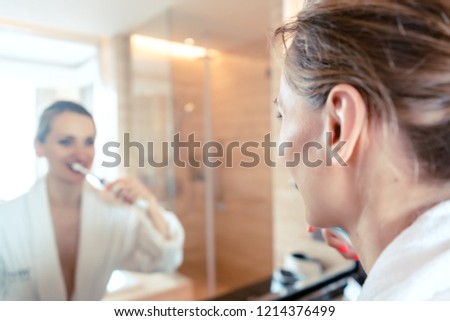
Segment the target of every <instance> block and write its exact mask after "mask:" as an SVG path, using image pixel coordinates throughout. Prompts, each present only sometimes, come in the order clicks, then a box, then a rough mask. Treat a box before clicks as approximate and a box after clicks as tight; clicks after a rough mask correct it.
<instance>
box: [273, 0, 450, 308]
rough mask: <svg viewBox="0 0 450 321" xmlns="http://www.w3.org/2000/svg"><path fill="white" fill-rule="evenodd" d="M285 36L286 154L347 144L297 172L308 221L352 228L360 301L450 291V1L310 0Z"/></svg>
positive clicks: (281, 33)
mask: <svg viewBox="0 0 450 321" xmlns="http://www.w3.org/2000/svg"><path fill="white" fill-rule="evenodd" d="M275 37H276V38H277V39H280V38H281V39H282V40H284V44H285V46H286V47H285V48H286V55H285V61H284V71H283V76H282V79H281V86H280V93H279V97H278V99H277V104H278V110H279V113H280V117H281V118H282V126H281V132H280V140H281V141H282V142H283V141H286V142H291V143H292V148H290V149H289V150H286V152H285V157H286V159H287V160H291V159H293V158H294V156H295V154H296V153H300V152H302V147H303V146H304V145H305V144H306V143H307V142H309V141H313V142H320V143H321V146H327V147H330V148H332V149H334V148H336V147H338V146H339V147H340V149H339V152H338V154H339V156H340V159H339V158H334V159H332V160H333V161H332V162H330V159H328V164H327V163H326V162H327V156H326V152H327V150H328V152H329V151H330V149H325V148H322V149H314V150H310V155H307V156H308V157H309V159H314V160H320V161H323V163H322V166H318V167H308V166H306V165H305V164H300V165H299V166H297V167H295V168H291V173H292V176H293V178H294V179H295V181H296V184H297V185H298V186H299V189H300V191H301V193H302V196H303V199H304V201H305V205H306V208H307V214H306V217H307V220H308V222H309V223H310V224H311V225H313V226H317V227H322V228H329V227H333V226H337V227H341V228H343V229H344V230H345V231H346V232H348V234H349V236H350V238H351V241H352V244H353V246H354V249H355V250H356V252H357V254H358V256H359V258H360V259H361V262H362V264H363V266H364V268H365V270H366V271H367V272H368V278H367V280H366V282H365V285H364V287H363V291H362V294H361V297H360V298H361V299H365V300H368V299H378V300H389V299H414V300H430V299H450V278H449V277H448V271H450V233H449V231H450V166H449V159H450V3H449V1H447V0H445V1H444V0H427V1H423V0H395V1H393V0H391V1H389V0H385V1H380V0H366V1H334V0H321V1H311V2H310V3H309V4H308V5H307V6H306V8H305V10H304V11H302V12H300V13H299V15H298V16H297V17H296V18H295V19H294V20H293V21H292V22H289V23H287V24H285V25H284V26H282V27H280V28H279V29H277V31H276V32H275ZM327 132H329V133H331V138H330V139H329V140H328V141H327V138H326V137H327V135H326V133H327ZM328 156H329V154H328ZM344 162H345V164H344ZM327 165H328V166H327ZM346 250H348V249H346ZM346 250H343V251H346Z"/></svg>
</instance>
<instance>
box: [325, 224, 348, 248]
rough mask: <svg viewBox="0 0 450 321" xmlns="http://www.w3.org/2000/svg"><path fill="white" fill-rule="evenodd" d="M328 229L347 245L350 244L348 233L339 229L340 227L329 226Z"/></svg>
mask: <svg viewBox="0 0 450 321" xmlns="http://www.w3.org/2000/svg"><path fill="white" fill-rule="evenodd" d="M330 230H331V232H332V233H333V234H334V235H336V237H338V238H340V239H342V240H344V241H345V242H347V243H348V244H349V245H352V241H351V240H350V238H349V237H348V234H347V233H346V232H345V231H344V230H343V229H341V228H340V227H332V228H330Z"/></svg>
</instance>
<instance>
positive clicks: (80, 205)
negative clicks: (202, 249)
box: [0, 101, 184, 300]
mask: <svg viewBox="0 0 450 321" xmlns="http://www.w3.org/2000/svg"><path fill="white" fill-rule="evenodd" d="M95 134H96V133H95V125H94V122H93V120H92V117H91V115H90V114H89V113H88V112H87V111H86V110H85V109H84V108H83V107H81V106H80V105H78V104H75V103H72V102H64V101H60V102H56V103H54V104H53V105H51V106H50V107H49V108H47V109H46V110H45V111H44V113H43V114H42V116H41V119H40V123H39V128H38V133H37V136H36V143H35V145H36V151H37V154H38V156H43V157H45V158H46V159H47V160H48V164H49V171H48V174H47V175H46V177H45V178H43V179H40V180H38V181H37V182H36V183H35V185H34V186H33V187H32V188H31V190H30V191H29V192H28V193H27V194H25V195H23V196H21V197H19V198H17V199H15V200H13V201H11V202H9V203H5V204H2V205H1V207H0V262H3V268H4V269H5V270H6V273H4V276H5V280H2V282H3V283H4V284H5V290H4V293H3V297H0V299H7V300H67V299H70V300H98V299H101V298H102V296H103V294H104V291H105V288H106V284H107V282H108V280H109V277H110V276H111V273H112V271H113V270H114V269H117V268H124V269H132V270H138V271H147V272H150V271H154V270H163V271H173V270H175V269H176V268H177V267H178V266H179V265H180V263H181V261H182V246H183V241H184V232H183V228H182V227H181V225H180V223H179V221H178V220H177V218H176V217H175V215H174V214H172V213H169V212H166V211H164V210H163V209H161V208H160V207H159V206H158V204H157V200H156V199H155V197H154V196H153V195H152V194H151V193H150V192H149V191H148V190H147V189H146V188H145V187H144V186H143V185H142V184H141V183H140V182H138V181H137V180H132V179H122V180H118V181H116V182H113V183H111V184H110V185H108V186H107V190H110V191H111V190H112V191H115V193H112V192H108V191H100V190H97V189H94V188H93V187H92V186H91V185H89V184H88V183H87V182H86V181H85V179H84V176H83V175H81V174H79V173H78V172H75V171H73V170H72V169H71V164H73V163H79V164H81V165H83V166H84V167H87V168H90V166H91V164H92V161H93V158H94V140H95ZM19 176H20V175H19ZM138 199H145V200H146V201H147V202H148V204H149V207H148V210H147V211H143V210H140V209H138V208H137V207H136V206H132V205H130V204H132V203H134V202H135V201H136V200H138ZM2 282H0V283H2ZM0 295H1V292H0Z"/></svg>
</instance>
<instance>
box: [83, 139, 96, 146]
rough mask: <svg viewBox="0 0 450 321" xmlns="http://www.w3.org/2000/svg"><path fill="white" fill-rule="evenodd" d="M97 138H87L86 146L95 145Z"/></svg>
mask: <svg viewBox="0 0 450 321" xmlns="http://www.w3.org/2000/svg"><path fill="white" fill-rule="evenodd" d="M94 142H95V140H94V139H92V138H89V139H86V142H85V145H86V146H92V145H94Z"/></svg>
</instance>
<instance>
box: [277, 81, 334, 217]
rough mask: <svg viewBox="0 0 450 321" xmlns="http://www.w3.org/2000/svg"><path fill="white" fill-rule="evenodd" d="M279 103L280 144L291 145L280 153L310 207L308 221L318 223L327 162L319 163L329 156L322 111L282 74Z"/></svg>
mask: <svg viewBox="0 0 450 321" xmlns="http://www.w3.org/2000/svg"><path fill="white" fill-rule="evenodd" d="M277 106H278V112H279V115H280V118H281V128H280V135H279V146H281V145H282V144H286V146H288V145H287V144H289V146H290V147H286V148H284V152H283V150H280V156H282V157H283V158H284V160H285V162H286V166H287V167H288V170H289V172H290V174H291V176H292V178H293V180H294V181H295V183H296V185H297V187H298V189H299V191H300V193H301V194H302V197H303V200H304V202H305V206H306V208H307V213H306V218H307V221H308V222H309V223H310V224H312V225H316V224H317V219H320V218H319V216H320V215H322V212H323V211H322V208H321V204H322V203H323V202H324V198H325V196H326V195H324V182H323V181H322V180H321V177H323V174H324V173H323V171H324V170H325V169H324V165H320V166H318V165H317V164H318V163H317V162H318V161H320V160H324V158H325V156H324V155H325V149H324V148H322V149H320V148H318V144H321V146H323V128H324V125H323V121H322V113H321V111H320V110H315V109H313V107H312V106H309V105H308V103H307V101H306V99H305V98H303V97H301V96H299V95H298V94H297V93H296V92H295V91H294V90H293V89H292V88H291V87H290V86H289V84H288V83H287V81H286V79H285V77H284V76H282V77H281V82H280V92H279V95H278V98H277ZM290 163H291V164H290ZM292 163H293V164H292Z"/></svg>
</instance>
